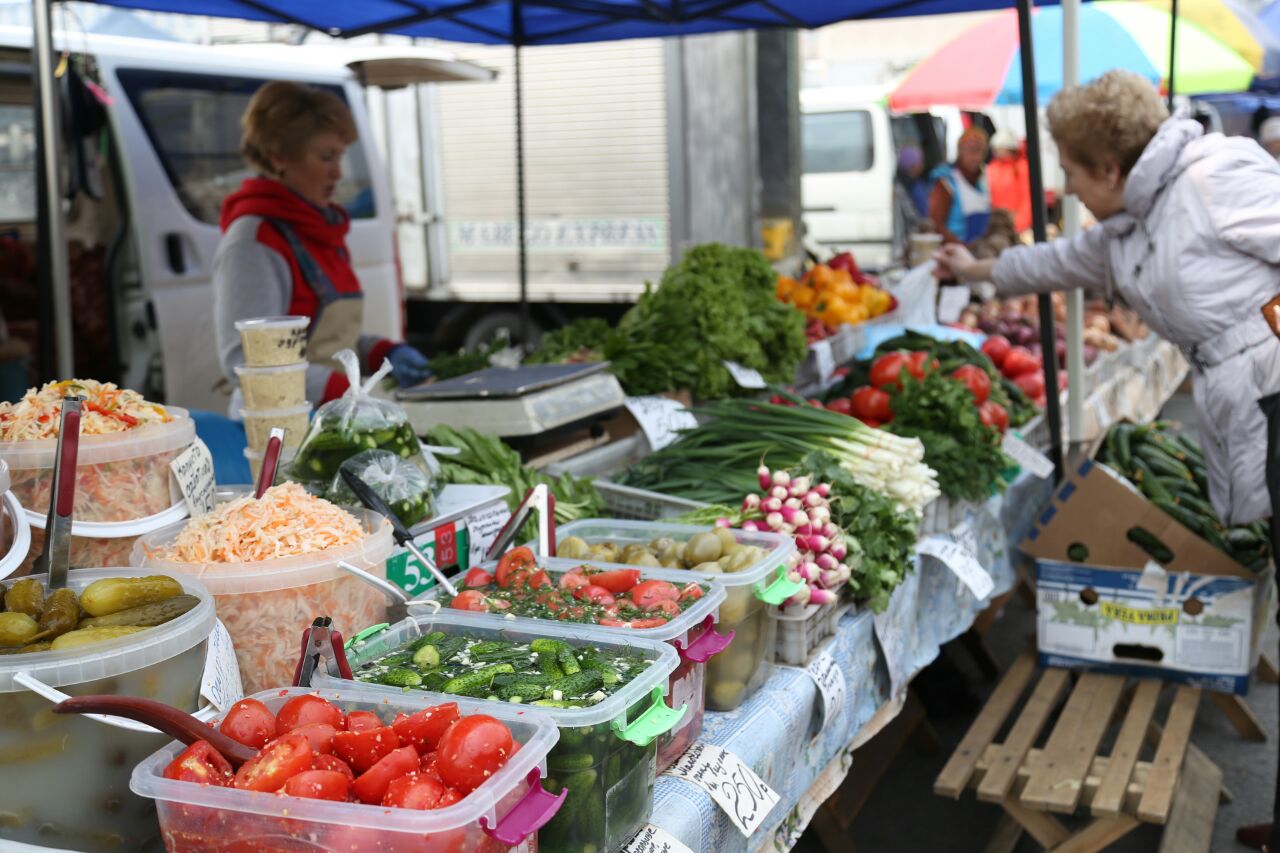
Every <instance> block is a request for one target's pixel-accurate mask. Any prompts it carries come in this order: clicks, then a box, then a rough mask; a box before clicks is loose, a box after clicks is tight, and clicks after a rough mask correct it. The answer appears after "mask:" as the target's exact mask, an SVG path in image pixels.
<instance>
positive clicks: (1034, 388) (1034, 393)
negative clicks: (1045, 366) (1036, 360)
mask: <svg viewBox="0 0 1280 853" xmlns="http://www.w3.org/2000/svg"><path fill="white" fill-rule="evenodd" d="M1013 384H1014V385H1017V386H1018V389H1019V390H1020V391H1022V393H1023V394H1026V395H1027V396H1028V397H1030V398H1032V399H1033V400H1034V399H1035V398H1037V397H1043V396H1044V374H1043V373H1041V372H1040V370H1039V369H1036V370H1034V371H1031V372H1030V373H1023V374H1022V375H1020V376H1017V377H1014V380H1013Z"/></svg>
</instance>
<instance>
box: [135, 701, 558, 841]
mask: <svg viewBox="0 0 1280 853" xmlns="http://www.w3.org/2000/svg"><path fill="white" fill-rule="evenodd" d="M306 693H315V694H318V695H320V696H322V697H324V698H325V699H328V700H329V701H330V702H332V703H333V704H335V705H337V706H338V707H339V708H341V709H342V710H343V711H354V710H366V711H372V712H374V713H375V714H377V715H378V716H379V717H381V718H382V719H383V721H384V722H385V723H386V724H387V725H390V724H391V721H392V720H393V719H394V718H395V716H396V715H397V714H399V713H402V712H403V713H406V714H413V713H415V712H416V711H419V710H422V709H423V708H428V707H431V706H433V705H438V704H440V703H441V701H444V700H442V699H441V697H439V696H435V695H430V694H419V695H413V694H404V695H399V696H394V697H393V696H388V695H387V694H385V693H373V692H370V691H367V690H363V689H362V688H360V687H357V686H354V685H348V686H347V687H345V688H344V689H342V690H341V691H336V690H313V689H306V688H297V687H294V688H285V689H274V690H266V691H262V692H260V693H257V694H256V695H254V696H253V697H252V698H254V699H258V700H259V701H261V702H263V703H264V704H265V705H266V706H267V707H268V708H270V709H271V710H272V712H275V711H277V710H279V709H280V707H281V706H282V705H284V703H285V702H287V701H288V700H289V699H290V698H292V697H294V696H299V695H302V694H306ZM448 701H457V703H458V711H459V712H460V713H461V714H462V715H463V716H464V717H466V716H469V715H471V714H488V715H489V716H491V717H495V718H497V719H499V720H501V721H502V722H503V723H504V724H506V726H507V728H509V729H510V730H511V735H512V737H513V738H514V739H515V740H516V741H518V742H519V743H520V745H521V746H520V751H519V752H517V753H515V754H514V755H513V756H511V758H510V759H509V760H508V761H507V763H506V765H505V766H503V767H502V769H500V770H499V771H498V772H497V773H495V774H493V776H492V777H490V778H489V779H488V781H486V782H485V783H484V784H483V785H481V786H480V787H479V788H476V789H475V790H474V791H472V792H471V793H470V794H468V795H467V796H466V797H464V798H463V799H462V800H460V801H459V802H457V803H455V804H454V805H452V806H449V807H448V808H443V809H435V810H431V811H417V810H414V809H398V808H386V807H383V806H367V805H364V804H363V803H338V802H331V801H328V800H312V799H303V798H300V797H286V796H281V795H278V794H275V793H266V792H258V791H242V790H239V789H237V788H221V787H215V786H211V785H199V784H195V783H192V782H179V781H176V780H173V779H166V778H165V777H164V769H165V767H167V766H168V765H169V763H170V762H171V761H173V759H174V758H176V757H177V756H178V753H180V752H181V751H182V749H183V746H182V744H180V743H177V742H173V743H170V744H169V745H168V746H166V747H164V748H163V749H161V750H160V751H159V752H157V753H155V754H154V755H152V756H150V757H149V758H147V759H146V760H145V761H143V762H142V763H140V764H139V765H138V766H137V767H136V768H134V770H133V779H132V783H131V787H132V789H133V791H134V793H136V794H138V795H140V796H143V797H148V798H150V799H153V800H155V801H156V810H157V812H158V813H159V817H160V830H161V833H162V835H163V838H164V842H165V847H166V848H167V849H168V850H170V851H173V853H178V852H179V851H181V853H215V851H219V852H220V851H226V850H228V849H229V847H228V845H231V846H232V847H234V848H235V849H237V850H239V849H243V850H256V851H284V850H289V851H304V850H314V851H333V853H365V851H368V852H369V853H377V851H401V850H403V851H411V850H412V851H421V853H453V852H454V851H456V853H463V851H466V853H498V851H504V850H511V849H513V848H515V847H517V846H519V845H520V844H522V843H524V837H521V836H523V835H524V834H525V830H526V829H527V828H528V822H527V819H525V818H524V815H522V814H520V813H519V812H517V811H516V807H517V806H518V805H519V804H520V803H521V802H522V801H523V800H524V798H525V797H526V796H528V795H529V793H530V791H531V789H532V788H533V786H534V785H537V784H538V781H539V779H540V778H541V777H542V776H543V775H544V773H545V769H546V756H547V752H548V750H550V749H551V748H552V746H554V745H555V743H556V738H557V735H556V729H555V726H553V725H552V724H551V722H550V721H549V720H547V719H546V718H544V717H538V716H535V715H532V714H526V713H522V712H521V709H519V708H517V707H515V706H512V708H511V710H507V709H506V708H501V707H497V706H495V705H494V703H491V702H476V701H474V700H468V699H457V700H452V699H450V700H448ZM513 812H515V813H514V814H513ZM495 835H498V836H504V837H507V838H509V839H512V840H513V841H514V843H509V842H508V841H502V840H499V838H498V837H495ZM515 838H518V839H519V840H514V839H515Z"/></svg>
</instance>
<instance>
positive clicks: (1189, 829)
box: [933, 653, 1222, 853]
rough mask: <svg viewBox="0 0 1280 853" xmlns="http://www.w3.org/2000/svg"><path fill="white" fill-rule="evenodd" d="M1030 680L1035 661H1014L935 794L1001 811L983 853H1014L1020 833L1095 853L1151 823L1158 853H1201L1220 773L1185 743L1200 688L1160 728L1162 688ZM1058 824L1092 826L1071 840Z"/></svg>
mask: <svg viewBox="0 0 1280 853" xmlns="http://www.w3.org/2000/svg"><path fill="white" fill-rule="evenodd" d="M1036 675H1037V670H1036V662H1035V655H1034V654H1032V653H1027V654H1024V655H1022V656H1021V657H1019V658H1018V659H1017V661H1016V662H1015V663H1014V664H1013V666H1012V667H1010V668H1009V671H1008V672H1006V673H1005V675H1004V677H1003V678H1002V679H1001V680H1000V683H999V684H998V685H997V686H996V689H995V691H994V692H992V694H991V698H990V699H988V700H987V704H986V705H985V706H984V707H983V709H982V711H981V712H980V713H979V714H978V717H977V719H975V720H974V722H973V725H972V726H970V727H969V731H968V733H967V734H965V736H964V739H963V740H962V741H961V742H960V745H959V746H958V747H957V748H956V751H955V752H954V753H952V755H951V758H950V760H948V762H947V765H946V766H945V767H944V768H943V769H942V772H941V773H939V774H938V778H937V780H936V781H935V782H934V785H933V789H934V793H936V794H939V795H940V796H946V797H952V798H957V797H959V796H960V794H961V792H963V791H964V790H965V788H970V787H972V788H975V789H976V790H977V796H978V799H979V800H983V801H985V802H991V803H998V804H1000V805H1001V806H1002V807H1003V808H1004V811H1005V818H1004V820H1003V821H1002V823H1001V825H1000V827H999V829H998V830H997V833H996V835H995V837H993V839H992V842H991V845H990V846H989V847H988V850H990V851H996V850H1012V849H1013V846H1014V845H1016V843H1017V840H1018V837H1019V836H1020V835H1021V834H1022V832H1027V833H1029V834H1030V835H1031V836H1032V837H1033V838H1035V839H1036V841H1038V842H1039V843H1040V844H1041V845H1043V846H1044V847H1045V848H1046V849H1049V850H1054V851H1075V853H1091V851H1097V850H1102V849H1103V848H1105V847H1106V846H1107V845H1109V844H1111V843H1112V842H1114V841H1115V840H1117V839H1119V838H1121V837H1122V836H1124V835H1126V834H1127V833H1129V832H1130V831H1131V830H1132V829H1133V828H1134V827H1136V826H1138V825H1139V824H1140V823H1151V824H1160V825H1162V826H1164V827H1165V832H1164V842H1163V843H1162V845H1161V851H1162V853H1193V852H1194V851H1208V850H1209V841H1210V838H1211V836H1212V831H1213V821H1214V818H1215V816H1216V814H1217V808H1218V797H1219V795H1220V792H1221V791H1222V771H1221V770H1220V769H1219V768H1218V767H1217V766H1216V765H1214V764H1213V762H1212V761H1210V760H1209V759H1208V758H1207V757H1205V755H1204V753H1202V752H1200V750H1198V749H1196V747H1195V746H1194V745H1192V744H1191V742H1190V736H1191V727H1192V725H1193V724H1194V723H1195V718H1196V711H1197V709H1198V707H1199V703H1200V690H1199V688H1196V687H1188V686H1179V687H1176V688H1175V693H1174V697H1173V702H1172V704H1171V705H1170V707H1169V713H1168V716H1167V717H1166V719H1165V721H1164V724H1163V726H1162V725H1160V724H1159V723H1156V722H1155V721H1154V719H1153V717H1154V715H1155V711H1156V704H1157V702H1158V700H1159V698H1160V694H1161V692H1162V690H1163V689H1164V687H1165V684H1164V683H1163V682H1160V681H1150V680H1135V681H1133V682H1132V683H1129V682H1128V681H1127V680H1126V679H1125V678H1124V677H1121V676H1115V675H1101V674H1097V673H1084V674H1081V675H1079V676H1078V678H1077V677H1075V676H1074V675H1073V673H1071V672H1069V671H1068V670H1064V669H1045V670H1042V671H1041V672H1040V673H1039V676H1038V678H1037V677H1036ZM1073 678H1074V679H1075V683H1074V685H1073V684H1072V681H1073ZM1033 680H1034V682H1035V683H1034V687H1031V690H1030V695H1029V697H1028V698H1027V699H1026V701H1025V702H1023V703H1021V711H1020V712H1019V713H1018V715H1017V716H1016V718H1015V717H1012V716H1011V715H1012V714H1013V712H1014V710H1015V709H1016V708H1018V707H1019V704H1020V700H1021V699H1022V697H1023V695H1024V693H1026V692H1027V690H1028V687H1029V686H1030V685H1032V682H1033ZM1055 712H1056V713H1057V719H1056V722H1055V723H1054V725H1053V726H1052V729H1051V730H1049V732H1048V735H1047V736H1046V737H1044V738H1043V743H1042V745H1040V746H1037V744H1039V743H1040V742H1041V741H1042V738H1041V735H1042V734H1044V732H1045V730H1046V729H1047V728H1048V726H1049V723H1050V720H1051V719H1053V716H1054V714H1055ZM1006 729H1007V733H1006V734H1005V736H1004V739H1003V740H1002V741H999V742H997V741H996V738H997V736H999V735H1000V734H1001V732H1003V731H1005V730H1006ZM1109 734H1112V735H1113V737H1111V738H1108V735H1109ZM1108 742H1109V743H1110V748H1109V750H1107V751H1105V752H1104V744H1107V743H1108ZM1144 749H1146V750H1150V751H1151V752H1150V755H1149V757H1147V758H1143V752H1144ZM1206 792H1207V793H1206ZM1206 803H1207V804H1206ZM1055 814H1062V815H1075V814H1081V815H1082V816H1085V817H1087V818H1089V820H1088V821H1087V822H1086V823H1085V824H1084V825H1083V826H1082V827H1081V828H1079V829H1076V830H1072V829H1069V828H1068V827H1067V825H1066V824H1064V823H1063V822H1062V821H1061V820H1059V819H1058V818H1057V817H1055V816H1054V815H1055Z"/></svg>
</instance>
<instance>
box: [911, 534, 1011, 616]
mask: <svg viewBox="0 0 1280 853" xmlns="http://www.w3.org/2000/svg"><path fill="white" fill-rule="evenodd" d="M916 550H917V551H919V552H920V553H921V554H928V555H929V556H930V557H933V558H934V559H936V560H938V561H940V562H941V563H942V564H943V565H944V566H946V567H947V568H948V569H950V570H951V571H952V572H953V573H954V574H955V576H956V577H958V578H960V580H961V582H962V583H963V584H964V585H965V586H967V587H969V591H970V592H972V593H973V595H974V597H975V598H977V599H978V600H979V601H984V600H986V597H987V596H988V595H990V594H991V591H992V590H993V589H995V587H996V583H995V581H993V580H992V579H991V575H990V574H989V573H988V572H987V570H986V569H984V568H983V567H982V564H981V563H979V562H978V559H977V558H976V557H974V556H973V553H972V552H970V551H968V550H966V549H965V548H964V547H963V546H962V545H959V544H958V543H956V542H952V541H951V540H949V539H943V538H942V537H939V536H930V537H928V538H926V539H923V540H921V542H920V544H919V545H917V546H916Z"/></svg>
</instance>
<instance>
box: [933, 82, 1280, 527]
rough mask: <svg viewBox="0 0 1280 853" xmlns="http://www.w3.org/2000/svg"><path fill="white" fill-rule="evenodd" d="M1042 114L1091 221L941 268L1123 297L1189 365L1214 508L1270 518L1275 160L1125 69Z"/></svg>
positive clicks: (1278, 387)
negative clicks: (1187, 113) (1268, 308)
mask: <svg viewBox="0 0 1280 853" xmlns="http://www.w3.org/2000/svg"><path fill="white" fill-rule="evenodd" d="M1048 119H1049V130H1050V133H1052V135H1053V138H1054V140H1055V141H1056V142H1057V144H1058V153H1059V157H1060V159H1061V162H1062V168H1063V170H1064V171H1065V172H1066V179H1067V185H1066V188H1067V192H1071V193H1075V195H1076V196H1077V197H1078V198H1079V199H1080V201H1081V202H1083V203H1084V205H1085V207H1087V208H1088V209H1089V210H1090V212H1092V213H1093V215H1094V216H1095V217H1096V218H1097V219H1098V221H1099V225H1098V226H1096V227H1094V228H1090V229H1087V230H1085V231H1083V232H1081V233H1080V234H1078V235H1076V236H1075V237H1071V238H1067V239H1060V240H1054V241H1052V242H1049V243H1041V244H1039V245H1036V246H1023V247H1016V248H1013V249H1010V250H1008V251H1006V252H1005V253H1004V254H1002V255H1001V256H1000V258H999V259H998V260H984V261H976V260H974V258H973V256H972V255H971V254H970V253H969V251H968V250H967V249H965V247H963V246H944V247H943V248H942V249H941V250H940V251H939V253H938V255H937V260H938V261H939V270H938V272H937V274H938V275H939V276H942V277H948V276H952V275H954V277H956V278H959V279H961V280H964V281H969V282H979V281H991V282H994V284H995V286H996V289H997V290H998V292H999V293H1000V294H1001V295H1013V294H1023V293H1047V292H1049V291H1053V290H1060V289H1066V288H1076V287H1080V288H1085V289H1088V290H1093V291H1097V292H1100V293H1102V294H1104V295H1105V296H1107V297H1108V298H1111V297H1112V296H1114V295H1115V294H1117V293H1118V294H1119V295H1120V296H1121V297H1123V298H1124V301H1125V302H1126V303H1128V304H1129V305H1130V306H1131V307H1133V308H1134V309H1135V310H1136V311H1137V312H1138V313H1139V314H1140V315H1141V316H1142V319H1143V320H1145V321H1146V322H1147V323H1148V324H1149V325H1150V326H1151V328H1152V329H1153V330H1154V331H1155V332H1156V333H1157V334H1159V335H1160V336H1161V337H1163V338H1165V339H1166V340H1168V341H1170V342H1172V343H1174V344H1176V345H1178V346H1179V347H1180V348H1181V349H1182V351H1183V353H1184V354H1185V355H1186V358H1187V361H1188V362H1190V364H1191V369H1192V373H1193V376H1194V383H1195V388H1194V394H1195V400H1196V405H1197V408H1198V410H1199V413H1200V431H1201V436H1202V439H1203V441H1202V444H1203V446H1204V451H1205V456H1206V462H1207V468H1208V475H1209V492H1210V496H1211V498H1212V500H1213V506H1214V509H1215V510H1216V511H1217V513H1218V515H1219V516H1220V517H1221V518H1222V520H1223V521H1224V522H1225V523H1226V524H1228V525H1230V526H1236V525H1241V524H1246V523H1249V522H1253V521H1257V520H1259V519H1262V518H1265V517H1267V516H1269V515H1271V504H1270V501H1269V500H1268V497H1267V487H1266V481H1265V477H1264V473H1265V468H1266V465H1265V462H1266V459H1267V423H1266V418H1265V416H1264V414H1263V411H1262V409H1261V408H1260V407H1259V405H1258V403H1259V401H1260V400H1262V399H1264V398H1266V397H1268V395H1273V394H1277V393H1280V340H1277V338H1276V337H1275V335H1273V334H1272V332H1271V330H1270V328H1269V327H1268V325H1267V323H1266V321H1265V320H1264V318H1263V316H1262V313H1261V309H1262V306H1263V305H1264V304H1265V303H1266V302H1268V301H1269V300H1271V299H1272V298H1273V297H1275V296H1276V295H1277V294H1278V293H1280V165H1278V164H1277V163H1276V160H1275V159H1274V158H1273V157H1271V156H1270V155H1268V154H1267V153H1266V152H1265V151H1263V150H1262V148H1261V147H1259V145H1258V144H1257V143H1256V142H1254V141H1253V140H1252V139H1245V138H1242V137H1224V136H1222V135H1220V134H1216V133H1215V134H1209V135H1205V134H1204V130H1203V128H1202V127H1201V126H1200V125H1199V124H1198V123H1196V122H1194V121H1192V120H1190V119H1188V118H1186V117H1184V116H1183V115H1181V114H1179V115H1176V116H1173V117H1170V116H1169V113H1168V110H1167V109H1166V108H1165V105H1164V102H1163V101H1162V100H1161V98H1160V96H1159V94H1158V93H1157V92H1156V90H1155V88H1154V87H1153V86H1152V85H1151V84H1150V83H1149V82H1148V81H1147V80H1145V79H1144V78H1142V77H1140V76H1138V75H1137V74H1133V73H1131V72H1127V71H1112V72H1109V73H1107V74H1104V75H1103V76H1102V77H1100V78H1098V79H1097V80H1096V81H1094V82H1092V83H1090V84H1088V85H1086V86H1081V87H1076V88H1072V89H1067V90H1064V91H1063V92H1061V93H1059V94H1058V95H1057V96H1056V97H1055V98H1054V99H1053V101H1052V102H1051V103H1050V104H1049V109H1048Z"/></svg>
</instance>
